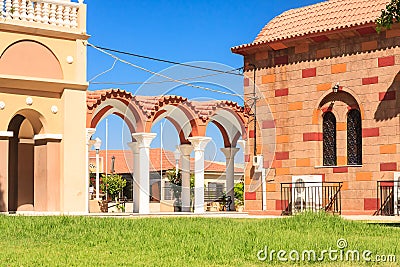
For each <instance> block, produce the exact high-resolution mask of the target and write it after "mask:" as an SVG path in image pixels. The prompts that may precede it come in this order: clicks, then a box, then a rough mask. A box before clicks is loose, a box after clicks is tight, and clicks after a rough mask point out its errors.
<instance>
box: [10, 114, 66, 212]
mask: <svg viewBox="0 0 400 267" xmlns="http://www.w3.org/2000/svg"><path fill="white" fill-rule="evenodd" d="M43 123H44V118H43V116H42V115H41V114H40V113H38V112H37V111H34V110H30V109H26V110H21V111H19V112H18V113H17V114H16V115H14V117H13V118H12V119H11V120H10V123H9V125H8V131H9V132H11V133H12V137H10V139H9V146H8V155H9V156H8V157H9V158H8V186H7V189H8V193H7V195H8V211H9V212H17V211H58V210H59V208H60V206H59V205H60V200H59V197H60V158H59V152H60V138H59V137H56V136H53V135H50V134H45V130H44V124H43Z"/></svg>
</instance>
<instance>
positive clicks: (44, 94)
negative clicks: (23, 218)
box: [0, 0, 88, 213]
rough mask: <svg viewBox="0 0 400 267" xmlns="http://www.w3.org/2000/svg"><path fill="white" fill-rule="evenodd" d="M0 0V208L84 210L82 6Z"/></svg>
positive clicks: (63, 2)
mask: <svg viewBox="0 0 400 267" xmlns="http://www.w3.org/2000/svg"><path fill="white" fill-rule="evenodd" d="M82 2H83V1H79V3H78V2H72V1H70V0H65V1H35V0H32V1H9V0H5V1H3V0H1V1H0V19H1V21H0V118H1V119H0V211H2V212H5V211H10V212H14V211H15V212H16V211H24V212H26V211H34V212H62V213H84V212H86V211H87V193H86V192H87V183H86V181H85V179H84V177H85V175H86V170H87V167H86V166H87V164H86V158H85V149H86V102H85V101H86V89H87V86H88V84H87V82H86V46H85V43H84V42H85V40H86V39H87V38H88V35H87V34H86V6H85V5H84V4H83V3H82Z"/></svg>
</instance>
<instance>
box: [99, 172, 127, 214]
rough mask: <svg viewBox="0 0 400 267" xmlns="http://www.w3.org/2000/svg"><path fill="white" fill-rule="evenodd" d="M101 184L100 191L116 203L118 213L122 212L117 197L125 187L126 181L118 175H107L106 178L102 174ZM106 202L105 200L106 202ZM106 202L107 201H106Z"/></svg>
mask: <svg viewBox="0 0 400 267" xmlns="http://www.w3.org/2000/svg"><path fill="white" fill-rule="evenodd" d="M101 181H102V182H101V184H100V189H101V191H103V192H106V193H107V195H108V196H109V197H110V198H111V199H112V200H115V202H116V205H115V206H116V208H117V209H118V211H123V210H122V208H121V206H122V205H120V203H119V200H118V197H119V195H120V193H121V192H122V190H123V189H124V187H125V186H126V180H125V179H123V178H122V176H121V175H119V174H108V175H107V176H106V175H104V174H102V175H101ZM106 201H107V200H106ZM107 202H108V201H107Z"/></svg>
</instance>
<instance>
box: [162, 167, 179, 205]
mask: <svg viewBox="0 0 400 267" xmlns="http://www.w3.org/2000/svg"><path fill="white" fill-rule="evenodd" d="M166 175H167V178H168V180H169V182H170V183H171V190H172V192H173V195H174V197H175V201H174V211H178V212H179V211H182V201H181V199H180V197H181V192H182V176H181V173H180V172H179V171H178V172H177V171H176V169H175V168H173V169H171V170H168V171H167V172H166Z"/></svg>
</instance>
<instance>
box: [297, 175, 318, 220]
mask: <svg viewBox="0 0 400 267" xmlns="http://www.w3.org/2000/svg"><path fill="white" fill-rule="evenodd" d="M321 208H322V175H299V176H292V211H293V213H296V212H301V211H304V210H313V211H318V210H320V209H321Z"/></svg>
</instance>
